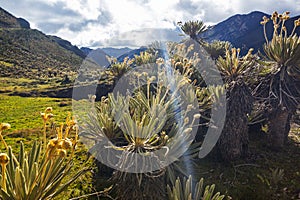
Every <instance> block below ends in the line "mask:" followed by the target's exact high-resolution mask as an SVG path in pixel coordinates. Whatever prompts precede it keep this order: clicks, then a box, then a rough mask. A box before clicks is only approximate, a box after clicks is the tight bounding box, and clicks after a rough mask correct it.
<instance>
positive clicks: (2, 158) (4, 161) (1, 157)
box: [0, 153, 9, 165]
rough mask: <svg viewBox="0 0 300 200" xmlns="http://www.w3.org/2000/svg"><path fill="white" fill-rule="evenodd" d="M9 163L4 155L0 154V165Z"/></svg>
mask: <svg viewBox="0 0 300 200" xmlns="http://www.w3.org/2000/svg"><path fill="white" fill-rule="evenodd" d="M8 162H9V157H8V155H7V154H6V153H0V164H1V165H7V163H8Z"/></svg>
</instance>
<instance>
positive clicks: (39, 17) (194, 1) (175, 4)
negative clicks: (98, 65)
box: [0, 0, 300, 47]
mask: <svg viewBox="0 0 300 200" xmlns="http://www.w3.org/2000/svg"><path fill="white" fill-rule="evenodd" d="M0 6H1V7H2V8H4V9H6V10H7V11H9V12H10V13H12V14H13V15H15V16H17V17H22V18H25V19H26V20H28V21H29V22H30V24H31V27H32V28H37V29H39V30H41V31H43V32H44V33H46V34H51V35H57V36H59V37H61V38H63V39H67V40H69V41H70V42H72V44H75V45H77V46H79V47H81V46H85V47H108V46H114V47H120V46H130V47H134V46H141V45H146V43H148V42H149V41H153V40H165V39H168V40H178V38H179V36H178V35H179V33H180V30H179V29H178V27H176V22H178V21H183V22H184V21H187V20H202V21H204V22H205V23H206V24H215V23H218V22H220V21H223V20H224V19H226V18H228V17H230V16H232V15H234V14H246V13H249V12H251V11H254V10H258V11H262V12H265V13H272V12H273V11H274V10H277V11H279V12H283V11H291V12H292V13H291V14H292V16H293V15H299V14H300V1H298V0H214V1H212V0H0Z"/></svg>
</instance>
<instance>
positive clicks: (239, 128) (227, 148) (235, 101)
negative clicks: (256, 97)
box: [218, 82, 253, 161]
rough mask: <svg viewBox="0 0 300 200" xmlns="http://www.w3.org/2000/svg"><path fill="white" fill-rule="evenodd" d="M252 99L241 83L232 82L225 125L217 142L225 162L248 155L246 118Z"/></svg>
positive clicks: (228, 93) (246, 88)
mask: <svg viewBox="0 0 300 200" xmlns="http://www.w3.org/2000/svg"><path fill="white" fill-rule="evenodd" d="M252 105H253V97H252V95H251V92H250V90H249V88H248V87H247V86H246V85H245V84H244V83H243V82H234V83H233V84H232V85H231V87H229V90H228V92H227V113H226V120H225V125H224V128H223V131H222V134H221V136H220V139H219V141H218V149H219V151H220V154H221V156H222V158H223V159H224V160H226V161H232V160H236V159H238V158H240V157H243V156H246V155H247V153H248V143H249V138H248V117H247V113H249V112H250V111H251V108H252Z"/></svg>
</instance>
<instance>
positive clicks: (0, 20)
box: [0, 7, 30, 29]
mask: <svg viewBox="0 0 300 200" xmlns="http://www.w3.org/2000/svg"><path fill="white" fill-rule="evenodd" d="M0 28H27V29H29V28H30V24H29V22H28V21H26V20H25V19H23V18H16V17H14V16H13V15H12V14H10V13H9V12H7V11H6V10H4V9H3V8H1V7H0Z"/></svg>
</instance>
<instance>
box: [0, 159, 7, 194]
mask: <svg viewBox="0 0 300 200" xmlns="http://www.w3.org/2000/svg"><path fill="white" fill-rule="evenodd" d="M1 167H2V188H3V190H4V191H5V192H6V174H5V171H6V165H5V164H2V166H1Z"/></svg>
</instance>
